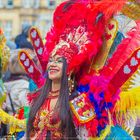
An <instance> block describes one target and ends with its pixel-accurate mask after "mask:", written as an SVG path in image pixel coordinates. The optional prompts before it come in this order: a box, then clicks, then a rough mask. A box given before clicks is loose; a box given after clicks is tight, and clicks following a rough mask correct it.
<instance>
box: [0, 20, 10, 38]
mask: <svg viewBox="0 0 140 140" xmlns="http://www.w3.org/2000/svg"><path fill="white" fill-rule="evenodd" d="M0 26H1V27H2V29H3V31H4V34H5V36H6V39H7V40H10V39H11V38H12V21H11V20H6V21H0Z"/></svg>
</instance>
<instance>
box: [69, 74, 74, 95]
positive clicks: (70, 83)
mask: <svg viewBox="0 0 140 140" xmlns="http://www.w3.org/2000/svg"><path fill="white" fill-rule="evenodd" d="M68 86H69V92H70V93H69V94H70V95H71V93H72V91H73V90H74V87H75V77H74V75H72V74H70V75H69V77H68Z"/></svg>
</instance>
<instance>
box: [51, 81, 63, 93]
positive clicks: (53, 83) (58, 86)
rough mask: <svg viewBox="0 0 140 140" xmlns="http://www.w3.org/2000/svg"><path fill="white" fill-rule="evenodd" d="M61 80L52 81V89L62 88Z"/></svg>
mask: <svg viewBox="0 0 140 140" xmlns="http://www.w3.org/2000/svg"><path fill="white" fill-rule="evenodd" d="M60 87H61V82H60V81H52V91H57V90H60Z"/></svg>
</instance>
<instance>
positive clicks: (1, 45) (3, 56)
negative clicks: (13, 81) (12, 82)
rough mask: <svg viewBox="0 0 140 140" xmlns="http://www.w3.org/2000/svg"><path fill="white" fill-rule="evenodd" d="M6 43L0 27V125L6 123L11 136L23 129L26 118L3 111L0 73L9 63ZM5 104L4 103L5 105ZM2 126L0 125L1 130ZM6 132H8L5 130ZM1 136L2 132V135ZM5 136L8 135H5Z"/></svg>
mask: <svg viewBox="0 0 140 140" xmlns="http://www.w3.org/2000/svg"><path fill="white" fill-rule="evenodd" d="M5 44H6V38H5V36H4V34H3V32H2V30H1V29H0V125H1V124H8V125H9V126H10V127H12V133H11V135H9V137H10V136H12V134H13V133H15V132H19V131H23V130H24V131H25V128H26V120H20V119H17V118H16V117H14V116H12V115H9V114H8V113H7V112H5V111H4V108H3V104H4V103H5V102H6V96H7V95H6V93H7V91H6V88H5V87H4V83H3V79H2V75H3V74H4V73H5V71H6V70H7V66H8V63H9V57H10V50H9V48H8V47H6V46H5ZM5 106H6V105H5ZM2 129H3V127H1V130H0V131H2ZM6 133H7V134H8V132H6ZM1 137H3V134H2V136H1ZM5 137H6V138H7V137H8V136H5Z"/></svg>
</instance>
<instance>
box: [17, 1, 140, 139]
mask: <svg viewBox="0 0 140 140" xmlns="http://www.w3.org/2000/svg"><path fill="white" fill-rule="evenodd" d="M125 2H126V1H125V0H124V1H121V2H118V3H116V2H114V1H113V0H110V2H109V3H108V0H102V1H98V3H96V2H95V3H94V2H91V1H88V0H68V1H66V2H64V3H62V4H61V5H60V6H58V8H57V9H56V11H55V13H54V18H53V26H52V28H51V30H50V31H49V32H48V33H47V36H46V45H45V47H44V45H43V43H42V39H41V38H40V33H39V32H38V31H37V30H36V28H32V29H31V30H30V39H31V41H32V44H33V46H34V48H35V51H36V54H37V57H38V58H39V61H40V64H41V66H42V69H41V70H40V69H37V67H36V66H35V64H34V63H33V61H32V60H31V59H30V57H29V55H28V54H27V53H26V52H20V54H19V56H20V57H19V58H20V62H21V64H22V65H23V66H24V69H25V70H26V72H27V73H28V74H29V76H30V77H31V78H32V79H33V80H34V82H35V83H36V84H37V86H38V87H39V88H40V87H42V85H44V81H45V80H44V79H45V78H44V74H45V72H46V65H47V80H46V83H45V85H44V88H43V90H42V91H41V94H40V95H39V96H38V98H36V99H35V100H34V102H33V104H32V107H31V111H30V117H29V122H28V126H27V137H28V139H30V138H31V139H37V140H38V139H39V140H40V139H49V138H50V139H76V134H77V135H79V134H80V136H81V137H80V138H79V139H80V140H81V139H94V138H97V139H98V138H99V139H105V138H106V136H108V137H107V138H108V139H113V138H115V139H117V138H118V137H119V138H122V137H125V138H126V137H127V139H130V140H132V137H131V136H129V135H128V133H126V132H125V130H123V129H122V128H121V125H120V126H118V125H117V124H118V123H117V119H116V118H117V117H118V114H119V113H118V112H119V109H118V110H117V111H118V112H117V113H118V114H117V113H116V114H115V111H114V110H115V105H116V102H117V100H118V99H119V97H118V95H119V91H120V90H119V88H120V87H121V86H122V85H123V84H124V83H125V82H126V81H127V80H128V79H129V77H131V76H132V74H133V73H134V72H135V71H136V69H137V68H138V64H139V63H140V60H139V58H138V57H140V56H139V55H140V54H139V52H138V51H139V50H135V49H134V48H136V47H137V46H135V44H137V43H134V44H133V43H132V44H131V45H132V46H134V48H133V49H132V51H131V50H130V51H131V52H130V51H128V50H127V49H128V48H129V47H130V46H129V45H130V43H128V41H127V40H128V39H130V40H132V41H130V42H133V41H134V42H138V40H139V39H137V38H135V37H132V36H131V37H130V38H126V39H124V40H123V42H122V43H120V47H119V48H118V49H116V52H115V53H116V55H114V56H112V58H111V60H110V61H109V63H108V65H105V63H102V66H101V67H99V69H96V68H95V67H94V64H95V65H100V63H98V62H99V61H101V60H102V61H101V62H105V61H104V60H106V58H107V55H108V50H107V49H108V48H109V47H111V45H112V44H111V43H110V41H111V42H113V39H114V38H115V33H116V31H117V30H118V29H117V26H116V25H117V24H116V23H114V22H113V23H112V22H110V19H111V18H112V15H113V14H115V13H116V12H117V11H118V10H121V9H122V7H123V6H124V4H125ZM81 10H82V14H81ZM66 21H67V22H66ZM106 29H107V30H109V31H108V32H107V31H106ZM112 29H114V30H112ZM138 29H140V28H138ZM111 30H112V31H111ZM110 33H111V35H110ZM133 33H134V34H135V35H136V36H139V34H138V32H137V30H135V31H134V32H133ZM131 34H132V33H130V35H131ZM135 39H136V40H135ZM108 40H109V41H108ZM124 42H125V43H124ZM128 44H129V45H128ZM108 46H109V47H108ZM120 50H121V51H120ZM122 52H125V53H122ZM122 54H123V55H124V54H125V56H123V55H122ZM136 54H137V55H136ZM130 56H131V57H130ZM134 56H135V59H137V64H133V63H132V62H131V63H129V62H130V61H131V58H133V57H134ZM136 56H137V58H136ZM124 58H125V59H124ZM114 59H115V60H114ZM98 60H99V61H98ZM126 60H127V61H126ZM112 61H113V63H111V62H112ZM118 61H121V63H119V64H118V63H117V62H118ZM107 62H108V61H107ZM66 64H67V67H66ZM120 64H121V65H120ZM130 64H131V66H132V68H133V71H132V70H130V69H128V68H130V67H128V66H129V65H130ZM104 65H105V66H104ZM116 67H117V69H116ZM72 75H75V79H74V82H75V81H76V84H77V86H76V91H77V92H74V90H72V88H73V86H74V83H73V80H71V85H68V77H67V76H69V77H71V76H72ZM118 81H119V82H118ZM69 86H70V87H69ZM69 90H70V91H69ZM71 92H72V94H71V95H73V96H75V94H74V93H78V96H76V97H74V99H72V100H70V99H69V93H71ZM69 104H70V107H69ZM71 112H72V115H71ZM118 118H119V117H118ZM73 122H74V125H73ZM74 126H75V128H76V133H75V129H74ZM119 132H121V133H119ZM109 134H111V135H109ZM118 134H121V135H118ZM72 137H74V138H72Z"/></svg>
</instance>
